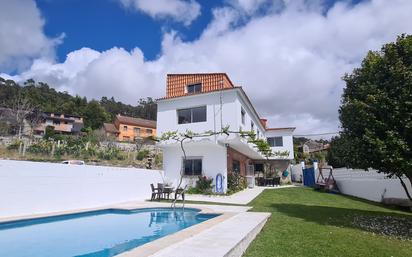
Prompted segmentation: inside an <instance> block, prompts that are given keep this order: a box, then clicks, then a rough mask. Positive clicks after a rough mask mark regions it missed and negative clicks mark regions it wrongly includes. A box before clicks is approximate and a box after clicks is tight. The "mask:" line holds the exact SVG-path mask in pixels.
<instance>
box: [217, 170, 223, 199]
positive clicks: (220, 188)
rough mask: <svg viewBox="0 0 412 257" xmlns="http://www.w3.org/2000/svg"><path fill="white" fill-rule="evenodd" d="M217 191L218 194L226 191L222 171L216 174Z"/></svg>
mask: <svg viewBox="0 0 412 257" xmlns="http://www.w3.org/2000/svg"><path fill="white" fill-rule="evenodd" d="M216 193H218V194H223V193H224V188H223V175H222V174H221V173H218V174H217V175H216Z"/></svg>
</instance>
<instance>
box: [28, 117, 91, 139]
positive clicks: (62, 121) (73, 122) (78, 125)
mask: <svg viewBox="0 0 412 257" xmlns="http://www.w3.org/2000/svg"><path fill="white" fill-rule="evenodd" d="M48 126H52V127H53V128H54V131H55V132H57V133H61V134H79V133H80V131H81V129H82V128H83V127H84V123H83V118H82V117H79V116H74V115H66V114H60V113H43V114H42V117H41V121H40V123H39V125H38V126H37V127H36V128H35V132H36V133H37V134H40V135H42V134H44V133H45V132H46V128H47V127H48Z"/></svg>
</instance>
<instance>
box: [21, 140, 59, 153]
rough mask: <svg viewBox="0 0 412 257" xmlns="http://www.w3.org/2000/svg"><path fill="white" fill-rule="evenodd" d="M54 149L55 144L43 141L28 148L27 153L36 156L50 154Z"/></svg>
mask: <svg viewBox="0 0 412 257" xmlns="http://www.w3.org/2000/svg"><path fill="white" fill-rule="evenodd" d="M52 148H53V142H51V141H46V140H42V141H39V142H38V143H35V144H32V145H30V146H29V147H28V148H27V151H28V152H30V153H35V154H50V152H51V150H52Z"/></svg>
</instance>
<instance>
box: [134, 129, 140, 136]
mask: <svg viewBox="0 0 412 257" xmlns="http://www.w3.org/2000/svg"><path fill="white" fill-rule="evenodd" d="M133 131H134V135H135V136H140V128H134V129H133Z"/></svg>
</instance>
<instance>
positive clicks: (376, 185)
mask: <svg viewBox="0 0 412 257" xmlns="http://www.w3.org/2000/svg"><path fill="white" fill-rule="evenodd" d="M324 175H325V176H326V177H327V175H328V174H324ZM333 176H334V177H335V180H336V184H337V185H338V188H339V191H340V192H341V193H342V194H345V195H351V196H356V197H359V198H363V199H367V200H371V201H375V202H381V201H382V198H402V199H407V196H406V193H405V191H404V189H403V187H402V185H401V183H400V181H399V179H398V178H396V179H395V178H393V179H389V178H387V177H386V175H385V174H383V173H378V172H376V171H375V170H371V171H364V170H357V169H356V170H353V169H346V168H339V169H334V170H333ZM404 181H405V183H406V184H407V185H408V190H409V192H412V188H411V185H410V183H409V180H408V179H406V178H405V180H404Z"/></svg>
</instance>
